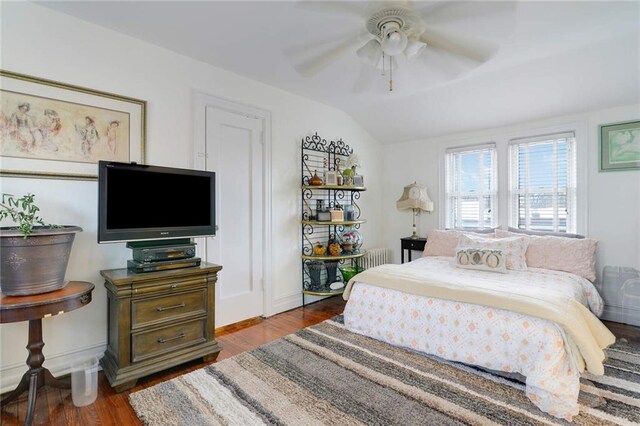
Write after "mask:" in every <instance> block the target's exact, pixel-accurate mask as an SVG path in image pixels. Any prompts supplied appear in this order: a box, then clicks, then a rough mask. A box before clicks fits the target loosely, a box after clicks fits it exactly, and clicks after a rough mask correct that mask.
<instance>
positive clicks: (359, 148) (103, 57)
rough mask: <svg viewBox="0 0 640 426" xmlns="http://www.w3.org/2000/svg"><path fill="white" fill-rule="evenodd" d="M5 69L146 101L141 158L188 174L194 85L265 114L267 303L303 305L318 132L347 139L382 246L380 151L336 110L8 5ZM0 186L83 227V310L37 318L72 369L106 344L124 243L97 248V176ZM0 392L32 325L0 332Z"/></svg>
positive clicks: (79, 275) (370, 234) (73, 265)
mask: <svg viewBox="0 0 640 426" xmlns="http://www.w3.org/2000/svg"><path fill="white" fill-rule="evenodd" d="M1 7H2V17H1V19H2V21H1V28H2V31H1V37H2V39H1V43H2V57H1V60H2V62H1V63H0V67H1V68H2V69H5V70H10V71H15V72H20V73H24V74H30V75H34V76H37V77H42V78H46V79H51V80H56V81H60V82H65V83H70V84H74V85H78V86H84V87H89V88H93V89H96V90H101V91H106V92H111V93H116V94H120V95H125V96H130V97H133V98H138V99H144V100H146V101H147V102H148V104H147V106H148V115H147V144H146V154H147V155H146V162H147V163H148V164H156V165H165V166H174V167H191V165H192V163H193V128H192V127H193V116H192V111H191V107H192V98H191V97H192V90H198V91H201V92H203V93H207V94H210V95H213V96H218V97H221V98H225V99H229V100H233V101H236V102H239V103H243V104H247V105H251V106H255V107H258V108H262V109H266V110H269V111H271V113H272V164H271V167H272V170H273V179H272V202H273V209H272V218H273V219H272V223H271V226H272V231H273V247H272V256H273V265H272V278H271V279H272V283H273V307H274V309H275V310H276V311H282V310H286V309H290V308H293V307H295V306H298V305H300V303H301V294H300V290H301V283H300V274H301V272H300V268H301V261H300V225H299V217H300V212H299V210H300V198H299V197H300V195H299V194H300V191H299V185H300V177H299V173H300V165H299V164H300V142H301V139H302V138H303V137H304V136H306V135H308V134H312V133H314V132H316V131H317V132H318V133H319V134H320V135H321V136H323V137H325V138H326V139H337V138H340V137H341V138H342V139H343V140H344V141H345V142H347V143H348V144H350V145H351V147H353V148H354V150H355V151H356V152H357V153H358V154H359V156H360V159H361V160H362V164H363V166H362V168H361V171H362V174H363V175H364V176H365V177H366V181H367V186H368V188H369V190H368V191H367V192H366V193H364V194H363V196H362V198H361V206H362V209H363V212H365V213H364V214H365V215H366V217H367V219H368V223H367V224H365V225H363V227H362V233H363V236H364V238H365V246H369V247H371V246H374V245H375V246H377V245H379V244H381V242H382V237H381V234H380V233H379V232H374V231H377V230H379V229H381V228H382V221H381V215H380V212H381V209H382V207H381V204H380V198H381V194H382V189H381V188H382V187H381V184H382V178H381V174H380V170H381V169H382V157H381V146H380V144H379V143H378V142H377V141H376V140H375V139H374V138H372V137H371V136H370V135H369V134H367V133H366V132H365V131H364V130H363V129H362V128H361V127H360V126H358V125H357V124H356V123H355V122H354V121H353V120H352V119H351V118H350V117H349V116H347V115H346V114H344V113H343V112H341V111H339V110H336V109H333V108H330V107H328V106H326V105H323V104H320V103H317V102H314V101H311V100H308V99H304V98H301V97H299V96H296V95H293V94H290V93H288V92H284V91H282V90H279V89H276V88H273V87H270V86H267V85H264V84H262V83H259V82H256V81H253V80H249V79H246V78H243V77H240V76H238V75H235V74H232V73H229V72H227V71H224V70H222V69H219V68H215V67H213V66H210V65H207V64H204V63H201V62H198V61H195V60H192V59H189V58H186V57H184V56H181V55H178V54H176V53H173V52H171V51H168V50H165V49H162V48H159V47H157V46H154V45H151V44H148V43H145V42H141V41H138V40H135V39H132V38H130V37H127V36H124V35H121V34H118V33H115V32H112V31H109V30H106V29H104V28H101V27H98V26H95V25H93V24H89V23H86V22H84V21H80V20H77V19H75V18H71V17H69V16H67V15H63V14H59V13H56V12H53V11H51V10H49V9H47V8H44V7H41V6H37V5H34V4H31V3H27V2H3V4H2V6H1ZM0 185H1V190H2V191H3V192H9V193H14V194H23V193H28V192H31V193H34V194H36V200H37V201H38V203H39V204H40V205H41V207H42V215H43V217H44V218H45V220H47V221H48V222H51V223H62V224H74V225H79V226H81V227H82V228H84V232H82V233H80V234H78V235H77V237H76V242H75V243H74V247H73V250H72V254H71V258H70V262H69V268H68V271H67V279H72V280H84V281H91V282H93V283H94V284H95V285H96V289H95V291H94V294H93V301H92V302H91V304H90V305H88V306H87V307H85V308H83V309H79V310H76V311H73V312H69V313H67V314H64V315H61V316H58V317H53V318H48V319H45V320H44V322H43V329H44V330H43V332H44V341H45V347H44V354H45V356H46V357H47V361H46V364H45V366H47V367H48V368H50V369H51V370H52V371H53V373H54V374H58V373H64V372H66V371H67V370H68V366H69V361H70V360H71V359H72V358H73V357H76V356H77V357H85V356H87V355H88V354H98V353H102V352H103V351H104V349H105V344H106V318H107V317H106V315H107V313H106V300H107V299H106V292H105V289H104V287H103V281H102V279H101V278H100V275H99V271H100V270H101V269H110V268H119V267H124V266H125V265H126V260H127V259H128V258H130V256H131V252H130V250H128V249H126V248H125V245H124V244H108V245H98V244H97V243H96V227H97V223H96V222H97V205H96V200H97V183H96V182H95V181H73V180H48V179H47V180H45V179H16V178H2V179H0ZM0 333H1V335H0V339H1V342H2V345H1V349H0V357H1V358H0V378H1V381H0V387H1V388H2V391H5V390H9V389H10V388H12V387H13V386H15V384H16V383H17V380H18V379H19V377H20V376H21V375H22V373H23V372H24V370H25V368H26V367H25V364H24V360H25V359H26V357H27V351H26V350H25V349H24V347H25V345H26V343H27V324H26V323H16V324H3V325H2V326H0Z"/></svg>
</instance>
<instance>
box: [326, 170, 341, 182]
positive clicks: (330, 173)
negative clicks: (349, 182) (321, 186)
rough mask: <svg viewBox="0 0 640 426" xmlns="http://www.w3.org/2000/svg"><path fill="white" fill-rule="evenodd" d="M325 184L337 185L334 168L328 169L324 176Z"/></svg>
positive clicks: (336, 175)
mask: <svg viewBox="0 0 640 426" xmlns="http://www.w3.org/2000/svg"><path fill="white" fill-rule="evenodd" d="M324 183H325V185H338V172H336V171H335V170H329V171H327V172H326V173H325V176H324Z"/></svg>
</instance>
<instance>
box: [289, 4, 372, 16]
mask: <svg viewBox="0 0 640 426" xmlns="http://www.w3.org/2000/svg"><path fill="white" fill-rule="evenodd" d="M295 6H296V7H298V8H300V9H306V10H312V11H314V12H324V13H330V14H332V15H346V16H352V17H356V18H366V17H367V12H368V10H367V9H368V8H367V3H366V2H361V1H317V0H299V1H297V2H296V3H295Z"/></svg>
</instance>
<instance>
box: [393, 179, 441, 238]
mask: <svg viewBox="0 0 640 426" xmlns="http://www.w3.org/2000/svg"><path fill="white" fill-rule="evenodd" d="M396 207H397V208H398V209H399V210H409V209H411V210H413V234H412V235H411V238H418V233H417V232H416V215H417V214H418V212H419V211H425V212H432V211H433V201H431V199H430V198H429V195H428V194H427V187H426V186H422V185H418V184H417V183H416V182H413V183H412V184H409V185H407V186H405V187H404V192H403V193H402V196H401V197H400V199H399V200H398V201H396Z"/></svg>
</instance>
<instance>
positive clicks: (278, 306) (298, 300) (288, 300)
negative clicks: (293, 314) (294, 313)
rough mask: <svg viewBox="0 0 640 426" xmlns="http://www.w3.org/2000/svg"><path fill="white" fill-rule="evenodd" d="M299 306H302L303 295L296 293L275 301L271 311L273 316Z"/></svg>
mask: <svg viewBox="0 0 640 426" xmlns="http://www.w3.org/2000/svg"><path fill="white" fill-rule="evenodd" d="M299 306H302V293H300V292H296V293H292V294H287V295H285V296H282V297H278V298H277V299H274V300H273V303H272V304H271V309H272V314H273V315H275V314H279V313H280V312H284V311H288V310H291V309H294V308H297V307H299Z"/></svg>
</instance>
